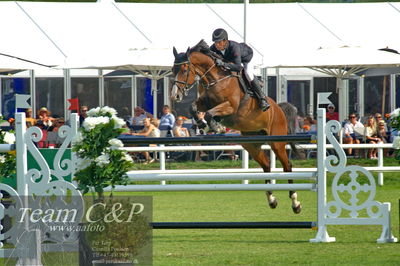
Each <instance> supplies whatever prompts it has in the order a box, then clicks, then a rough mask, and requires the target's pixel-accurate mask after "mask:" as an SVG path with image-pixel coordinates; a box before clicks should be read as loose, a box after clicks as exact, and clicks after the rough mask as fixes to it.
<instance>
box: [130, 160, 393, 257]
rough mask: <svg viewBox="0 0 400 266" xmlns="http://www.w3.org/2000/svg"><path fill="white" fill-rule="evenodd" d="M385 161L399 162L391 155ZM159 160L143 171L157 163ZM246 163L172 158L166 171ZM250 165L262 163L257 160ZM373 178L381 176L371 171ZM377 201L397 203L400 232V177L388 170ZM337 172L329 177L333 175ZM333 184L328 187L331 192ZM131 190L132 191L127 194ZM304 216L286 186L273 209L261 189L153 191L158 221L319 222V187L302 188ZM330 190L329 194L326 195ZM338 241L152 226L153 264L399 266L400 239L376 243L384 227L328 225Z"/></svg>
mask: <svg viewBox="0 0 400 266" xmlns="http://www.w3.org/2000/svg"><path fill="white" fill-rule="evenodd" d="M351 164H359V165H363V166H375V165H376V161H372V160H362V159H361V160H360V159H357V160H348V165H351ZM315 165H316V162H315V160H303V161H293V166H294V167H314V166H315ZM384 165H398V161H396V160H394V159H391V158H388V159H385V164H384ZM158 167H159V166H158V165H157V164H155V165H150V166H143V165H141V166H140V168H141V169H150V168H151V169H158ZM223 167H229V168H233V167H241V162H240V161H239V162H231V161H217V162H215V161H214V162H204V163H192V162H184V163H168V165H167V168H168V169H188V168H223ZM250 167H258V166H257V165H256V164H255V163H254V162H251V163H250ZM374 176H375V178H376V174H374ZM384 176H385V185H384V186H383V187H378V188H377V195H376V199H377V200H378V201H380V202H391V204H392V215H391V217H392V232H393V233H394V234H395V236H397V237H398V235H399V199H400V175H399V174H398V173H385V174H384ZM332 177H333V175H331V174H330V175H329V176H328V179H329V180H330V181H331V179H332ZM329 189H330V187H328V191H329ZM130 194H131V195H132V194H133V193H130ZM298 194H299V200H300V201H301V202H302V205H303V210H302V212H301V214H298V215H296V214H293V213H292V211H291V207H290V200H289V198H288V192H284V191H278V192H275V195H276V196H277V197H278V200H279V205H278V208H277V209H274V210H271V209H269V207H268V206H267V204H266V198H265V194H264V193H263V192H154V193H135V195H152V196H153V201H154V203H153V205H154V221H315V220H316V193H313V192H308V191H305V192H299V193H298ZM330 198H331V196H329V197H328V200H329V199H330ZM328 232H329V234H330V235H331V236H334V237H336V242H335V243H320V244H314V243H309V239H310V238H313V237H315V234H316V231H313V230H309V229H286V230H283V229H266V230H265V229H251V230H249V229H219V230H214V229H208V230H190V229H186V230H155V231H154V239H153V253H154V265H287V264H295V265H339V264H340V265H399V263H400V244H398V243H396V244H377V243H376V239H377V238H379V236H380V233H381V227H380V226H329V227H328Z"/></svg>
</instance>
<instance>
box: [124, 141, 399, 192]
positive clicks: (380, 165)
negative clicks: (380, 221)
mask: <svg viewBox="0 0 400 266" xmlns="http://www.w3.org/2000/svg"><path fill="white" fill-rule="evenodd" d="M340 146H341V147H342V148H343V149H348V148H354V149H372V148H376V149H378V159H377V166H372V167H371V166H370V167H365V169H367V170H368V171H372V172H378V184H379V185H380V186H382V185H383V172H395V171H400V166H384V156H383V149H393V144H392V143H385V144H383V143H382V144H341V145H340ZM296 147H297V148H298V149H305V150H315V151H316V149H317V144H299V145H296ZM287 148H288V149H290V146H289V145H288V146H287ZM326 148H327V149H333V145H331V144H327V145H326ZM262 149H264V150H269V151H270V158H271V171H272V172H282V171H283V169H282V168H277V167H276V157H275V154H274V152H273V151H272V150H271V146H269V145H263V146H262ZM124 150H127V151H129V152H144V151H148V152H159V153H160V156H159V161H160V170H145V171H139V173H140V174H146V173H148V174H156V173H160V172H163V173H169V172H171V173H188V174H189V173H193V172H197V173H201V172H210V171H212V172H216V171H217V172H218V170H219V169H212V170H208V169H196V170H194V169H192V170H167V169H166V156H165V153H166V152H176V151H182V152H183V151H241V153H242V168H241V169H223V172H262V169H261V168H252V169H249V154H248V152H247V151H246V150H245V149H244V148H243V147H242V146H241V145H203V146H191V145H187V146H164V145H159V146H154V147H143V146H141V147H125V148H124ZM316 170H317V168H293V171H294V172H304V171H316ZM135 173H136V174H138V171H135Z"/></svg>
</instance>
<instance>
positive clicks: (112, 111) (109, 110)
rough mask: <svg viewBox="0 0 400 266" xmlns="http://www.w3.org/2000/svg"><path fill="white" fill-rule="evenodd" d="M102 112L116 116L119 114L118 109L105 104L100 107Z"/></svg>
mask: <svg viewBox="0 0 400 266" xmlns="http://www.w3.org/2000/svg"><path fill="white" fill-rule="evenodd" d="M100 112H101V113H103V114H106V113H108V114H110V115H111V116H115V115H117V111H116V110H115V109H114V108H111V107H108V106H104V107H102V108H101V109H100Z"/></svg>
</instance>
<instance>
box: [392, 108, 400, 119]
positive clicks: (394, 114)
mask: <svg viewBox="0 0 400 266" xmlns="http://www.w3.org/2000/svg"><path fill="white" fill-rule="evenodd" d="M399 115H400V108H397V109H396V110H394V111H393V112H391V113H390V117H391V118H395V117H398V116H399Z"/></svg>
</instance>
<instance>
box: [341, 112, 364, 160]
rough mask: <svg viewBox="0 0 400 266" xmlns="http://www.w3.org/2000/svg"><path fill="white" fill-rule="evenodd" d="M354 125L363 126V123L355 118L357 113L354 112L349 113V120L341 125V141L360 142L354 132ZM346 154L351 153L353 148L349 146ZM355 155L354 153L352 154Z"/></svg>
mask: <svg viewBox="0 0 400 266" xmlns="http://www.w3.org/2000/svg"><path fill="white" fill-rule="evenodd" d="M356 127H361V128H363V127H364V125H363V124H362V123H361V122H359V121H358V120H357V115H356V114H354V113H353V114H350V115H349V121H348V122H347V123H346V124H345V125H344V127H343V133H344V134H343V143H344V144H360V140H359V139H358V138H357V136H356V132H355V131H354V128H356ZM347 151H348V154H349V155H350V154H352V151H353V149H352V148H349V149H348V150H347ZM354 155H356V154H354Z"/></svg>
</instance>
